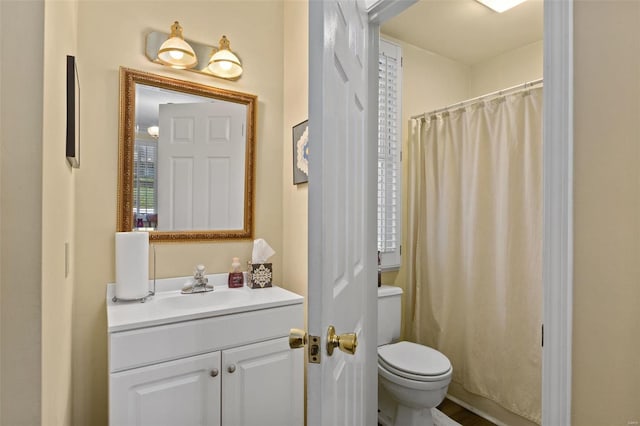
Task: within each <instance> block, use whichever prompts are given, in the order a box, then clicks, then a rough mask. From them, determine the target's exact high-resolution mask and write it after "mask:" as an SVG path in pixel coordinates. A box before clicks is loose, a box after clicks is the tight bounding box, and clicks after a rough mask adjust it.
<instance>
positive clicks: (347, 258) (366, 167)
mask: <svg viewBox="0 0 640 426" xmlns="http://www.w3.org/2000/svg"><path fill="white" fill-rule="evenodd" d="M368 27H369V23H368V18H367V13H366V11H365V10H364V4H363V3H362V2H360V1H358V2H356V1H354V0H327V1H311V2H309V52H310V55H309V60H310V63H309V147H310V163H309V311H308V326H309V334H310V335H312V336H320V338H321V350H320V355H321V362H320V363H319V364H314V363H310V364H308V394H307V407H308V415H307V421H308V425H309V426H317V425H322V426H339V425H345V426H357V425H375V424H377V423H376V422H377V409H376V408H377V357H376V321H377V290H376V288H377V287H376V286H377V281H376V266H375V265H376V224H375V222H376V214H377V212H376V160H375V158H376V157H375V156H376V146H377V142H376V136H375V135H368V134H367V133H368V128H367V119H366V116H367V111H368V102H369V99H368V96H367V81H368V80H367V79H368V76H367V73H368V69H369V67H368V66H367V60H368V58H367V50H368V49H367V43H368V39H367V37H368ZM376 58H377V56H376ZM376 75H377V70H376ZM376 84H377V81H376ZM376 135H377V133H376ZM372 136H373V139H372V140H371V139H370V138H371V137H372ZM368 138H369V139H368ZM330 325H333V326H335V329H336V332H337V333H338V334H340V333H349V332H354V333H356V334H357V338H358V346H357V350H356V352H355V354H354V355H349V354H347V353H344V352H342V351H340V350H338V349H336V350H335V351H334V352H333V355H332V356H329V355H328V353H327V350H326V341H327V339H326V336H327V329H328V327H329V326H330Z"/></svg>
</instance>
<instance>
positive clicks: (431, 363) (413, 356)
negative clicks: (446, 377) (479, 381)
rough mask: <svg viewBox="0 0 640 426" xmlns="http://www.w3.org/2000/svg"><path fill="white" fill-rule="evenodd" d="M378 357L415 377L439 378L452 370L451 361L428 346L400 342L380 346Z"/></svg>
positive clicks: (394, 367)
mask: <svg viewBox="0 0 640 426" xmlns="http://www.w3.org/2000/svg"><path fill="white" fill-rule="evenodd" d="M378 357H379V358H380V359H381V360H382V361H383V362H384V363H385V364H387V365H388V366H390V367H393V369H395V370H398V372H404V373H408V374H410V375H415V376H439V375H442V374H445V373H447V372H448V371H449V370H450V369H451V362H449V359H448V358H447V357H446V356H444V355H443V354H441V353H440V352H438V351H437V350H435V349H432V348H430V347H428V346H423V345H419V344H417V343H412V342H398V343H393V344H391V345H385V346H380V347H379V348H378Z"/></svg>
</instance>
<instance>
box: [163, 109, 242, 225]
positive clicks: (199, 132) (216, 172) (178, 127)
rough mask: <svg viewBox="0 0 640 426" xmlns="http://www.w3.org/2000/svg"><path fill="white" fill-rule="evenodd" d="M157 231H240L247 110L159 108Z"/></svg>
mask: <svg viewBox="0 0 640 426" xmlns="http://www.w3.org/2000/svg"><path fill="white" fill-rule="evenodd" d="M159 119H160V120H159V127H160V136H159V139H158V165H157V170H158V186H159V187H160V188H164V189H163V190H162V191H158V228H157V229H158V230H161V231H162V230H193V229H211V230H221V229H241V228H242V227H243V223H244V198H243V197H244V181H245V179H244V178H245V176H244V174H245V169H244V163H245V154H246V152H245V135H244V129H245V122H246V108H245V106H244V105H240V104H228V103H227V104H224V105H221V104H218V103H192V104H189V103H185V104H163V105H160V113H159Z"/></svg>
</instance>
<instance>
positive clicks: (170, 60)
mask: <svg viewBox="0 0 640 426" xmlns="http://www.w3.org/2000/svg"><path fill="white" fill-rule="evenodd" d="M158 60H159V61H160V62H161V63H163V64H164V65H168V66H170V67H173V68H178V69H185V68H193V67H194V66H195V65H196V64H197V63H198V59H197V58H196V54H195V52H194V51H193V48H192V47H191V46H189V43H187V42H186V41H184V39H183V38H182V27H181V26H180V24H179V23H178V21H175V22H174V23H173V25H172V26H171V35H169V38H168V39H167V41H165V42H164V43H162V46H160V49H158Z"/></svg>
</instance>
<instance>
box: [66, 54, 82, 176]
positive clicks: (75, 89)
mask: <svg viewBox="0 0 640 426" xmlns="http://www.w3.org/2000/svg"><path fill="white" fill-rule="evenodd" d="M65 154H66V157H67V162H68V163H69V165H70V166H71V167H72V168H74V169H78V168H80V79H79V77H78V67H77V65H76V57H75V56H71V55H67V134H66V152H65Z"/></svg>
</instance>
